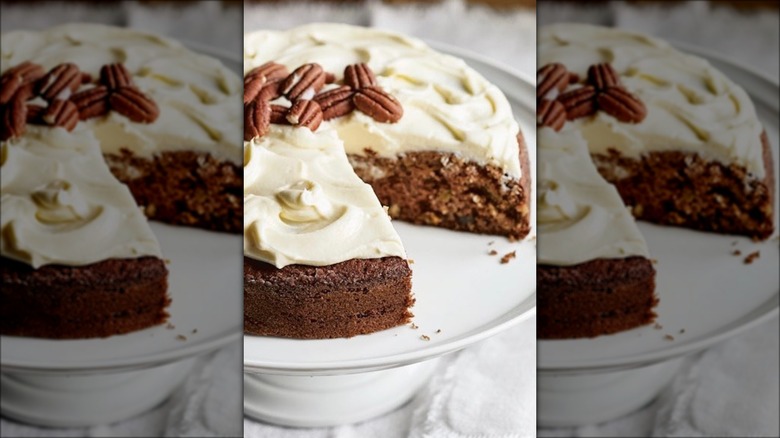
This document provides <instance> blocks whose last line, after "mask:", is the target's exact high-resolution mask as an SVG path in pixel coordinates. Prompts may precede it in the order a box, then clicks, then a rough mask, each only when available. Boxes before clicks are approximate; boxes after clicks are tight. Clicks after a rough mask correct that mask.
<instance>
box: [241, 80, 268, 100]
mask: <svg viewBox="0 0 780 438" xmlns="http://www.w3.org/2000/svg"><path fill="white" fill-rule="evenodd" d="M265 83H266V78H265V76H263V75H254V76H247V77H245V78H244V105H246V104H247V103H249V102H251V101H253V100H255V98H256V97H257V95H258V94H259V93H260V90H262V89H263V85H265Z"/></svg>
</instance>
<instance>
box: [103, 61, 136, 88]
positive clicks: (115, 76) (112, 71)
mask: <svg viewBox="0 0 780 438" xmlns="http://www.w3.org/2000/svg"><path fill="white" fill-rule="evenodd" d="M100 83H101V84H103V85H105V86H106V87H108V89H109V90H112V91H113V90H116V89H118V88H121V87H129V86H131V85H133V76H132V75H131V74H130V71H129V70H128V69H127V67H125V65H124V64H122V63H121V62H117V63H114V64H106V65H104V66H103V67H101V68H100Z"/></svg>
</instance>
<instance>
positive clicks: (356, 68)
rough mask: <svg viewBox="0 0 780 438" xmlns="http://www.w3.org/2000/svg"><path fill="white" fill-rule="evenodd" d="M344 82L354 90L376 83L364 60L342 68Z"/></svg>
mask: <svg viewBox="0 0 780 438" xmlns="http://www.w3.org/2000/svg"><path fill="white" fill-rule="evenodd" d="M344 83H345V84H346V85H349V86H350V87H352V88H354V89H356V90H359V89H361V88H364V87H371V86H374V85H376V84H377V83H376V76H375V75H374V72H373V71H371V68H370V67H369V66H368V64H366V63H365V62H361V63H359V64H352V65H348V66H347V68H345V69H344Z"/></svg>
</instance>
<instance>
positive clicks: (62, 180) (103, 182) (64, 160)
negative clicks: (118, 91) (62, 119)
mask: <svg viewBox="0 0 780 438" xmlns="http://www.w3.org/2000/svg"><path fill="white" fill-rule="evenodd" d="M0 148H2V152H1V153H2V166H1V167H0V169H1V170H2V171H1V172H0V187H2V195H1V201H0V203H1V204H2V212H3V214H2V219H1V220H0V254H2V256H3V257H8V258H11V259H15V260H19V261H21V262H24V263H27V264H29V265H31V266H32V267H33V268H39V267H41V266H43V265H47V264H63V265H71V266H79V265H87V264H90V263H95V262H98V261H101V260H105V259H109V258H136V257H141V256H155V257H160V247H159V244H158V243H157V239H156V238H155V237H154V235H153V234H152V230H151V229H150V228H149V224H148V223H147V222H146V218H145V217H144V216H143V213H142V212H141V211H140V209H139V208H138V206H137V205H136V203H135V200H133V197H132V195H131V194H130V191H129V190H128V189H127V187H126V186H125V185H124V184H122V183H120V182H119V181H117V180H116V179H115V178H114V176H113V175H112V174H111V171H110V170H109V169H108V166H107V165H106V163H105V161H104V160H103V155H102V154H101V152H100V149H99V146H98V142H97V140H96V139H95V137H94V136H93V135H92V133H90V132H88V131H80V132H73V133H69V132H67V131H65V130H64V129H63V128H40V127H32V128H31V129H30V130H29V131H28V132H27V133H26V134H25V135H24V136H23V137H22V138H19V139H16V140H14V141H13V142H3V143H2V146H0Z"/></svg>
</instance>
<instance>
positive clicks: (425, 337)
mask: <svg viewBox="0 0 780 438" xmlns="http://www.w3.org/2000/svg"><path fill="white" fill-rule="evenodd" d="M420 339H422V340H423V341H430V340H431V338H430V337H429V336H426V335H420Z"/></svg>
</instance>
